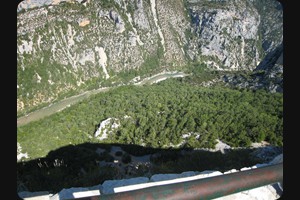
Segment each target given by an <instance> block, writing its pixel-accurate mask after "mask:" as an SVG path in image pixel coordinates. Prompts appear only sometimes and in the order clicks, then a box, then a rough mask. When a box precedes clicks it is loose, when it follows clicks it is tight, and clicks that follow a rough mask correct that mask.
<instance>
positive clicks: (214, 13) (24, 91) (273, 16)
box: [17, 0, 282, 114]
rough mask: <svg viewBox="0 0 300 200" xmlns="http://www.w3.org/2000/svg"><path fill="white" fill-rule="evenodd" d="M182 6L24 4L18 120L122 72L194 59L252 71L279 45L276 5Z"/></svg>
mask: <svg viewBox="0 0 300 200" xmlns="http://www.w3.org/2000/svg"><path fill="white" fill-rule="evenodd" d="M184 2H185V1H184ZM184 2H183V1H181V0H164V1H158V0H151V1H145V0H129V1H125V0H109V1H90V0H88V1H82V0H74V1H73V0H55V1H52V0H31V1H29V0H26V1H23V2H21V3H20V4H19V6H18V15H17V19H18V21H17V53H18V55H17V61H18V74H17V82H18V83H17V111H18V114H19V113H23V114H24V113H25V112H28V111H30V110H31V109H34V108H37V107H41V106H42V105H47V104H49V103H51V102H53V101H55V100H58V99H61V98H63V97H65V96H68V95H70V94H74V93H78V92H79V91H84V90H86V89H87V88H96V87H99V86H100V87H103V86H106V85H107V84H113V83H116V84H120V83H122V81H124V80H123V79H121V78H120V76H119V75H120V74H122V76H123V77H124V76H125V77H126V76H127V75H128V74H130V73H131V74H132V73H135V74H136V75H137V76H138V75H143V74H147V73H148V74H149V73H153V72H155V73H158V72H161V71H163V70H170V69H173V68H174V67H176V68H177V69H178V68H184V67H185V66H186V65H187V64H188V63H189V62H190V61H198V62H200V63H205V64H206V65H207V66H208V67H209V68H214V69H218V70H228V71H234V70H248V71H249V70H250V71H251V70H254V69H255V68H256V67H257V65H258V64H259V63H261V62H262V60H263V59H264V57H265V55H267V54H268V53H272V52H274V50H275V49H276V47H277V46H278V45H279V44H281V43H282V9H281V6H280V4H279V3H278V2H277V1H275V0H264V1H259V0H253V1H246V0H241V1H208V0H201V1H200V0H189V1H186V2H185V3H184ZM278 68H279V70H280V67H278V66H277V67H275V68H274V70H275V71H276V70H277V69H278ZM271 76H272V75H271ZM132 78H133V77H132ZM132 78H131V79H132ZM105 84H106V85H105ZM270 87H271V86H270ZM272 90H274V91H279V90H280V88H273V89H272Z"/></svg>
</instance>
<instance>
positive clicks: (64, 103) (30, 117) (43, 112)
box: [17, 72, 187, 126]
mask: <svg viewBox="0 0 300 200" xmlns="http://www.w3.org/2000/svg"><path fill="white" fill-rule="evenodd" d="M184 76H187V74H185V73H183V72H163V73H159V74H156V75H154V76H151V77H148V78H145V79H143V80H142V81H140V82H137V83H135V84H134V85H144V84H153V83H157V82H160V81H163V80H165V79H167V78H171V77H173V78H177V77H184ZM116 87H119V86H114V87H105V88H99V89H96V90H90V91H86V92H83V93H82V94H79V95H75V96H72V97H69V98H66V99H63V100H61V101H59V102H56V103H53V104H50V105H49V106H47V107H44V108H41V109H39V110H36V111H33V112H31V113H29V114H27V115H26V116H22V117H19V118H18V119H17V126H22V125H25V124H28V123H29V122H32V121H37V120H39V119H42V118H44V117H47V116H50V115H52V114H54V113H56V112H59V111H61V110H63V109H65V108H67V107H69V106H71V105H74V104H75V103H77V102H79V101H81V100H83V99H85V98H87V97H89V96H90V95H91V94H97V93H99V92H106V91H108V90H110V89H112V88H116Z"/></svg>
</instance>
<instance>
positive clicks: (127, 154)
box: [17, 143, 282, 193]
mask: <svg viewBox="0 0 300 200" xmlns="http://www.w3.org/2000/svg"><path fill="white" fill-rule="evenodd" d="M116 146H117V147H120V148H121V149H122V151H117V152H114V154H113V155H112V154H111V150H112V148H115V147H116ZM120 148H118V149H120ZM276 148H277V147H276ZM99 150H101V151H99ZM255 150H257V149H255ZM253 151H254V150H253V149H235V150H227V151H226V152H225V153H224V154H222V153H221V152H220V151H218V152H209V151H204V150H193V149H189V148H180V149H155V148H150V147H142V146H138V145H124V144H99V143H83V144H79V145H68V146H64V147H61V148H59V149H57V150H54V151H50V152H49V153H48V155H47V156H46V157H43V158H38V159H34V160H30V161H24V162H18V163H17V187H18V188H17V191H18V192H20V191H25V190H26V191H49V192H51V193H57V192H59V191H60V190H62V189H63V188H71V187H91V186H95V185H98V184H102V183H103V182H104V181H105V180H113V179H124V178H132V177H140V176H146V177H150V176H151V175H153V174H159V173H182V172H184V171H204V170H218V171H221V172H224V171H226V170H230V169H240V168H242V167H249V166H253V165H255V164H257V163H262V160H259V159H258V158H257V157H254V156H253ZM281 152H282V148H279V147H278V149H276V151H274V152H273V153H274V154H276V155H277V154H280V153H281ZM145 155H148V162H145V163H133V162H132V159H131V158H132V157H137V156H145ZM274 156H275V155H274ZM116 157H120V158H121V159H120V160H121V162H118V163H115V162H114V161H115V159H116ZM101 163H102V164H101ZM103 163H106V165H105V164H104V165H103ZM107 163H108V164H107ZM120 166H122V167H123V168H124V167H126V170H124V171H123V172H122V173H120V171H119V170H120V169H121V168H120ZM129 168H130V170H129Z"/></svg>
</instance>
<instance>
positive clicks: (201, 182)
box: [76, 163, 283, 200]
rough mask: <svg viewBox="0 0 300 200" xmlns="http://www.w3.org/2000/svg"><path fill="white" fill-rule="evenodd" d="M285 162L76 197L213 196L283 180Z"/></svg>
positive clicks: (187, 199) (171, 199)
mask: <svg viewBox="0 0 300 200" xmlns="http://www.w3.org/2000/svg"><path fill="white" fill-rule="evenodd" d="M282 180H283V164H282V163H280V164H275V165H269V166H265V167H260V168H256V169H250V170H245V171H239V172H235V173H230V174H224V175H220V176H214V177H208V178H203V179H198V180H193V181H187V182H180V183H173V184H169V185H160V186H153V187H148V188H144V189H139V190H133V191H127V192H120V193H114V194H104V195H100V196H91V197H84V198H77V199H76V200H112V199H116V200H152V199H153V200H157V199H164V200H181V199H184V200H193V199H197V200H199V199H214V198H219V197H222V196H226V195H229V194H233V193H238V192H242V191H245V190H249V189H253V188H257V187H261V186H265V185H269V184H273V183H277V182H282Z"/></svg>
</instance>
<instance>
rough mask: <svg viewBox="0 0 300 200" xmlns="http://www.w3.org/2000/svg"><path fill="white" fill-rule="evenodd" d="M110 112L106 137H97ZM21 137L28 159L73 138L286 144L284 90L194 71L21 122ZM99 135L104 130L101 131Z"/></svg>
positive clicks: (158, 143)
mask: <svg viewBox="0 0 300 200" xmlns="http://www.w3.org/2000/svg"><path fill="white" fill-rule="evenodd" d="M109 118H111V120H110V125H113V124H118V127H117V128H112V127H113V126H108V127H107V128H108V129H110V130H109V131H108V133H109V134H108V135H107V138H106V139H104V140H101V141H100V140H99V139H98V138H96V137H94V134H95V132H96V130H97V129H98V127H99V125H100V123H101V122H102V121H104V120H107V119H109ZM17 131H18V134H17V137H18V138H17V139H18V142H19V143H20V144H21V146H22V149H23V151H24V152H28V154H29V156H30V159H34V158H38V157H43V156H45V155H47V153H48V152H49V151H51V150H54V149H57V148H59V147H62V146H65V145H69V144H81V143H84V142H92V143H98V142H101V143H118V144H134V145H140V146H144V147H153V148H169V147H173V148H179V147H180V148H183V147H186V148H214V145H215V144H216V139H220V140H221V141H223V142H225V143H227V144H229V145H230V146H233V147H248V146H250V145H251V143H252V142H260V141H263V140H264V141H267V142H269V143H271V144H273V145H276V146H282V145H283V140H282V137H283V95H282V93H268V92H266V91H264V90H247V89H239V90H237V89H230V88H225V87H222V86H214V87H209V88H208V87H200V86H199V84H197V83H195V82H194V81H193V77H186V78H176V79H174V78H172V79H168V80H165V81H162V82H160V83H158V84H154V85H144V86H121V87H118V88H115V89H111V90H110V91H108V92H105V93H99V94H97V95H94V96H91V97H90V98H89V99H86V100H83V101H81V102H80V103H78V104H76V105H74V106H71V107H69V108H66V109H65V110H63V111H61V112H59V113H57V114H55V115H52V116H50V117H47V118H45V119H43V120H40V121H37V122H32V123H30V124H28V125H25V126H21V127H18V130H17ZM100 136H101V135H100Z"/></svg>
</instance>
